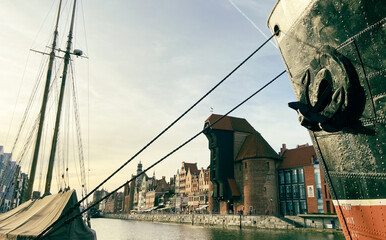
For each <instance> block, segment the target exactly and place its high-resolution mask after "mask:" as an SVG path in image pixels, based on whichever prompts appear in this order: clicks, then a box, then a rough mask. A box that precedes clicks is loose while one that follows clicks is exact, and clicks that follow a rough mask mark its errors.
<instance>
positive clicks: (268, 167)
mask: <svg viewBox="0 0 386 240" xmlns="http://www.w3.org/2000/svg"><path fill="white" fill-rule="evenodd" d="M267 170H269V162H267Z"/></svg>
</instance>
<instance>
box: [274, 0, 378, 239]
mask: <svg viewBox="0 0 386 240" xmlns="http://www.w3.org/2000/svg"><path fill="white" fill-rule="evenodd" d="M385 13H386V5H385V4H384V2H383V1H381V0H368V1H355V0H342V1H333V0H319V1H311V0H282V1H278V3H277V4H276V6H275V8H274V9H273V11H272V13H271V16H270V18H269V21H268V26H269V28H270V29H271V31H272V32H273V33H274V32H277V33H278V35H277V36H276V37H275V40H276V43H277V45H278V47H279V51H280V53H281V55H282V57H283V60H284V64H285V66H286V69H287V72H288V75H289V78H290V81H291V84H292V87H293V89H294V93H295V96H296V98H297V99H298V101H297V102H294V103H290V104H289V106H290V107H291V108H293V109H295V110H296V111H297V112H298V114H299V121H300V123H301V125H303V126H304V127H306V128H307V129H308V131H309V133H310V136H311V139H312V141H313V144H314V147H315V150H316V152H317V155H318V158H319V159H320V163H321V165H322V169H323V172H324V176H325V180H326V182H327V184H328V187H329V190H330V193H331V196H332V198H333V199H335V200H334V205H335V209H336V212H337V214H338V216H339V220H340V222H341V225H342V228H343V231H344V234H345V237H346V239H386V224H385V216H386V206H385V205H386V204H385V199H386V162H385V152H386V144H385V139H386V129H385V123H386V117H385V112H386V84H385V73H386V49H385V46H386V44H385V39H386V30H385V26H386V20H385Z"/></svg>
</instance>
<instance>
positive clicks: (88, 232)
mask: <svg viewBox="0 0 386 240" xmlns="http://www.w3.org/2000/svg"><path fill="white" fill-rule="evenodd" d="M61 7H62V1H60V3H59V7H58V12H57V17H56V25H55V31H54V36H53V41H52V45H51V46H50V49H51V51H50V53H49V54H46V53H44V52H40V53H42V54H46V55H49V62H48V68H47V69H48V70H47V73H46V82H45V88H44V93H43V100H42V104H41V108H40V112H39V116H38V119H39V125H38V129H37V133H36V141H35V147H34V150H33V160H32V164H31V168H30V172H29V179H28V187H27V191H26V193H25V196H24V203H22V204H21V205H19V206H18V207H16V208H14V209H12V210H10V211H8V212H6V213H3V214H1V215H0V239H34V238H36V237H37V236H40V235H42V234H44V235H43V238H45V239H96V234H95V232H94V231H93V230H92V229H91V228H89V226H87V225H86V223H85V222H84V220H83V218H82V217H77V218H75V219H74V220H73V221H71V222H69V223H67V224H64V225H63V226H62V227H60V229H59V228H58V227H57V226H59V225H61V224H56V225H54V226H53V227H52V228H50V230H49V231H46V229H47V228H48V227H51V226H52V225H53V224H54V223H55V222H58V223H64V222H65V221H66V220H67V219H69V218H71V217H73V216H75V215H79V213H80V209H79V207H77V206H79V205H78V200H77V195H76V192H75V190H70V189H69V188H68V187H67V188H66V189H62V190H61V191H60V192H59V193H58V194H53V195H52V194H51V191H52V190H51V183H52V175H53V168H54V162H55V157H56V155H57V154H56V150H57V143H58V133H59V126H60V123H61V115H62V108H63V99H64V92H65V86H66V80H67V72H68V71H69V63H70V61H71V56H72V55H76V56H81V55H82V51H80V50H72V38H73V28H74V18H75V10H76V0H74V2H73V5H72V13H71V23H70V29H69V34H68V40H67V43H66V48H65V50H60V49H58V48H57V38H58V25H59V19H60V15H61ZM56 53H62V54H64V56H56ZM58 55H59V54H58ZM57 57H59V58H61V59H63V61H64V63H63V70H62V76H61V84H60V92H59V96H58V97H57V111H56V118H55V126H54V132H53V137H52V144H51V151H50V154H49V155H50V156H49V162H48V170H47V175H46V181H45V190H44V195H43V197H42V198H37V199H31V198H32V196H33V186H34V180H35V174H36V168H37V163H38V158H39V156H40V155H42V154H39V152H40V150H41V148H42V147H41V142H42V135H43V127H44V126H45V125H44V122H45V117H46V109H47V105H48V104H47V102H48V98H49V92H50V88H52V87H51V78H52V76H53V74H54V73H53V67H54V61H55V59H56V58H57ZM39 160H40V161H41V159H39ZM82 170H83V174H84V167H83V169H81V171H82Z"/></svg>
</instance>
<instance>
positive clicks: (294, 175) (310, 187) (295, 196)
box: [278, 144, 335, 215]
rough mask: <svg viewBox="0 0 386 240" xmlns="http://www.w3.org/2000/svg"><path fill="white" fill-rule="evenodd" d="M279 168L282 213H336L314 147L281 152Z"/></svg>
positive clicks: (282, 150) (304, 146) (305, 146)
mask: <svg viewBox="0 0 386 240" xmlns="http://www.w3.org/2000/svg"><path fill="white" fill-rule="evenodd" d="M280 155H281V157H282V158H283V162H282V163H281V164H280V165H279V168H278V176H279V197H280V214H281V215H297V214H307V213H335V209H334V207H333V205H332V200H331V196H330V193H329V191H328V188H327V185H326V182H325V181H324V177H323V171H321V166H320V165H319V160H318V158H317V157H316V153H315V150H314V148H313V146H309V145H308V144H305V145H299V146H297V148H295V149H287V148H286V145H285V144H283V147H282V148H281V150H280Z"/></svg>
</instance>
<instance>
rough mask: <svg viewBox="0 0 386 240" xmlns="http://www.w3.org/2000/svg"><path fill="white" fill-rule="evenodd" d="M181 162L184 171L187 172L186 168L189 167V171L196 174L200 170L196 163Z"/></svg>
mask: <svg viewBox="0 0 386 240" xmlns="http://www.w3.org/2000/svg"><path fill="white" fill-rule="evenodd" d="M182 164H183V165H184V168H185V171H186V172H188V170H189V169H190V172H191V173H196V174H199V173H200V171H199V170H198V169H197V163H186V162H183V163H182Z"/></svg>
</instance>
